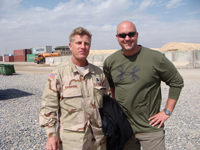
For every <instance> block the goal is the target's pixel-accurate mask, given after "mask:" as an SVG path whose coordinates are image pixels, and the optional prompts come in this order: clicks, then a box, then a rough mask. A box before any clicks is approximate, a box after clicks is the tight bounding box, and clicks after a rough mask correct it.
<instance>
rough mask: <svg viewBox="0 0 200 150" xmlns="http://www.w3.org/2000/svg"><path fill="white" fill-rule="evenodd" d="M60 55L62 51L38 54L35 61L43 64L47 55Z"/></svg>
mask: <svg viewBox="0 0 200 150" xmlns="http://www.w3.org/2000/svg"><path fill="white" fill-rule="evenodd" d="M55 56H60V53H42V54H38V55H37V54H36V55H35V60H34V62H35V63H37V64H43V63H45V58H46V57H55Z"/></svg>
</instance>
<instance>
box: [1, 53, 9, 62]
mask: <svg viewBox="0 0 200 150" xmlns="http://www.w3.org/2000/svg"><path fill="white" fill-rule="evenodd" d="M2 56H3V62H4V57H5V56H9V54H3V55H2Z"/></svg>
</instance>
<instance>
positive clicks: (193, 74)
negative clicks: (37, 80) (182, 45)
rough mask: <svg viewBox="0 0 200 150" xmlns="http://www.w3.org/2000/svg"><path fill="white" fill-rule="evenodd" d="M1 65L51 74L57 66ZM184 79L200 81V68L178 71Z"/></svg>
mask: <svg viewBox="0 0 200 150" xmlns="http://www.w3.org/2000/svg"><path fill="white" fill-rule="evenodd" d="M0 64H13V65H14V68H15V71H16V73H31V74H49V73H50V71H52V70H53V69H54V68H56V66H50V65H45V64H36V63H34V62H0ZM178 71H179V72H180V74H181V75H182V76H183V78H184V79H189V80H200V68H198V69H178Z"/></svg>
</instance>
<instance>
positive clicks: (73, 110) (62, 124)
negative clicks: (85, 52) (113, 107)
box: [39, 61, 109, 139]
mask: <svg viewBox="0 0 200 150" xmlns="http://www.w3.org/2000/svg"><path fill="white" fill-rule="evenodd" d="M108 90H109V85H108V82H107V80H106V79H105V76H104V74H103V72H102V70H101V69H100V68H98V67H96V66H94V65H92V64H90V63H88V65H87V69H86V70H85V73H84V74H82V73H81V71H80V70H78V69H77V68H76V66H75V65H74V64H73V63H72V61H69V62H67V63H66V64H64V65H62V66H59V67H57V68H56V69H55V70H54V71H53V72H51V73H50V75H49V77H48V82H47V84H46V86H45V89H44V92H43V96H42V106H41V110H40V116H39V120H40V126H41V127H44V128H45V130H46V134H47V135H48V136H49V137H51V136H56V135H57V133H56V124H57V122H59V128H60V134H62V130H70V131H85V130H86V128H88V127H90V128H91V130H92V132H91V133H92V134H93V136H94V137H97V139H98V136H99V135H103V133H102V122H101V117H100V114H99V111H98V108H100V107H102V106H103V104H102V103H103V94H108ZM57 136H61V139H62V135H57Z"/></svg>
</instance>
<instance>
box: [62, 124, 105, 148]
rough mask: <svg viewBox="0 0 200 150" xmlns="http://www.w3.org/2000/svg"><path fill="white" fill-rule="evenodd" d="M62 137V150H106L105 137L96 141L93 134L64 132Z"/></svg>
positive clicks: (102, 136)
mask: <svg viewBox="0 0 200 150" xmlns="http://www.w3.org/2000/svg"><path fill="white" fill-rule="evenodd" d="M88 129H89V128H88ZM88 131H89V130H88ZM61 136H62V137H61V139H62V140H61V141H62V142H61V144H60V150H106V137H105V136H104V135H100V136H99V137H100V138H99V139H97V140H96V139H95V138H94V136H93V134H92V132H87V131H70V130H63V132H62V133H61Z"/></svg>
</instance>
